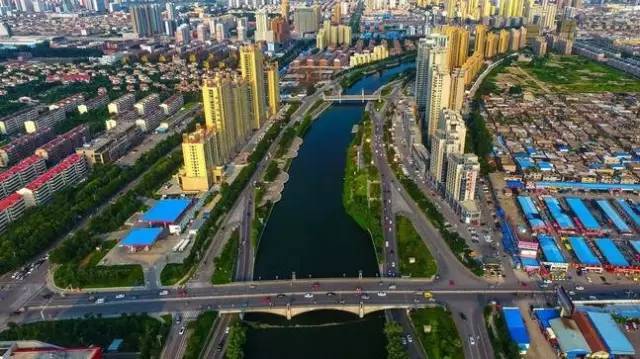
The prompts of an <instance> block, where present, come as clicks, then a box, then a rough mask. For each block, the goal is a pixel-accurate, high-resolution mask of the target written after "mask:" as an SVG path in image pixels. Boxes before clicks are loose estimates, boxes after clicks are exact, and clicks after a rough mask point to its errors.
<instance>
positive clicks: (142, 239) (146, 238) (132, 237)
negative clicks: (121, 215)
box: [119, 227, 164, 250]
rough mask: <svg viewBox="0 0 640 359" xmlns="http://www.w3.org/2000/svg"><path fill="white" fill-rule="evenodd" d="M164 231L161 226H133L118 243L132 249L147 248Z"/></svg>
mask: <svg viewBox="0 0 640 359" xmlns="http://www.w3.org/2000/svg"><path fill="white" fill-rule="evenodd" d="M163 232H164V229H163V228H155V227H154V228H134V229H132V230H131V231H129V233H127V236H126V237H124V239H123V240H122V241H120V243H119V245H120V246H122V247H128V248H129V249H132V250H138V249H149V248H150V247H151V246H153V244H154V243H156V241H157V240H158V239H160V237H162V235H163Z"/></svg>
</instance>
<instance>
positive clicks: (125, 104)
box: [107, 93, 136, 114]
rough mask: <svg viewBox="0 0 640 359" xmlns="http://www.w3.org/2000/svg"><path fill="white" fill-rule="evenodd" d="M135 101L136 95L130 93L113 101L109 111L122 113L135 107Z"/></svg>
mask: <svg viewBox="0 0 640 359" xmlns="http://www.w3.org/2000/svg"><path fill="white" fill-rule="evenodd" d="M135 102H136V96H135V95H134V94H130V93H129V94H126V95H123V96H121V97H119V98H117V99H116V100H114V101H112V102H111V103H109V105H108V106H107V107H108V109H109V113H114V114H121V113H123V112H126V111H129V110H131V109H133V105H134V104H135Z"/></svg>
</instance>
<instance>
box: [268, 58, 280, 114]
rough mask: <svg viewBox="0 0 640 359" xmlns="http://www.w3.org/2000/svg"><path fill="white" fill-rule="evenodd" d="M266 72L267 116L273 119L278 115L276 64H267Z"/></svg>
mask: <svg viewBox="0 0 640 359" xmlns="http://www.w3.org/2000/svg"><path fill="white" fill-rule="evenodd" d="M266 72H267V100H268V101H267V102H268V106H269V116H270V117H274V116H275V115H277V114H278V111H280V75H279V74H278V63H277V62H275V61H274V62H270V63H268V64H267V66H266Z"/></svg>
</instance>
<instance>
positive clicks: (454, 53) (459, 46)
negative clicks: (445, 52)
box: [443, 26, 469, 71]
mask: <svg viewBox="0 0 640 359" xmlns="http://www.w3.org/2000/svg"><path fill="white" fill-rule="evenodd" d="M443 30H444V33H445V35H447V37H448V38H449V41H448V44H449V46H448V47H449V61H448V63H449V71H453V69H454V68H456V67H461V66H462V65H463V64H464V63H465V61H467V57H468V56H469V54H468V52H469V30H467V29H465V28H462V27H459V26H445V27H444V29H443Z"/></svg>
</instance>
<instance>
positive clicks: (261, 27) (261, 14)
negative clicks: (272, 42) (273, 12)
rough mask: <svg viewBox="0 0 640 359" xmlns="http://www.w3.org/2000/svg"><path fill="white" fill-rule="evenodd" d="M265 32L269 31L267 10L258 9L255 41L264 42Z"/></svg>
mask: <svg viewBox="0 0 640 359" xmlns="http://www.w3.org/2000/svg"><path fill="white" fill-rule="evenodd" d="M267 31H269V14H268V13H267V10H265V9H260V10H258V11H256V31H255V38H256V41H266V40H267Z"/></svg>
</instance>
